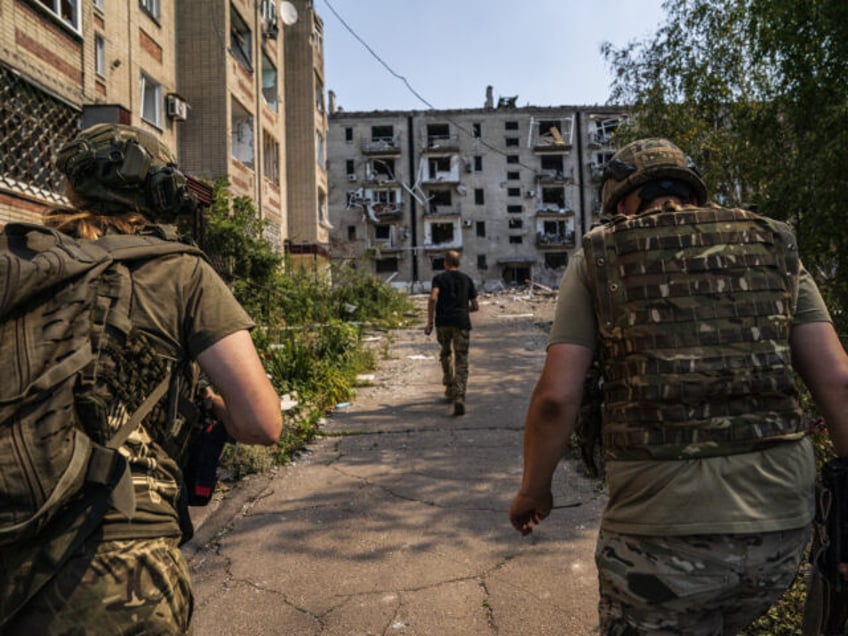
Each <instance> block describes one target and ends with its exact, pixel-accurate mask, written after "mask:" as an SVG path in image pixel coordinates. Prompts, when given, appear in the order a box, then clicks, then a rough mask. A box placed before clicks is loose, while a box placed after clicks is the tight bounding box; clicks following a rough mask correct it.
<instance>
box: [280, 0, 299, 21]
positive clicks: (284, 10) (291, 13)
mask: <svg viewBox="0 0 848 636" xmlns="http://www.w3.org/2000/svg"><path fill="white" fill-rule="evenodd" d="M280 19H281V20H282V21H283V24H285V25H286V26H291V25H293V24H294V23H295V22H297V9H295V7H294V5H293V4H292V3H291V2H286V0H282V2H280Z"/></svg>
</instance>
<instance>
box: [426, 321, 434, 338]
mask: <svg viewBox="0 0 848 636" xmlns="http://www.w3.org/2000/svg"><path fill="white" fill-rule="evenodd" d="M432 332H433V324H432V323H429V322H428V323H427V324H426V325H424V335H425V336H429V335H430V334H431V333H432Z"/></svg>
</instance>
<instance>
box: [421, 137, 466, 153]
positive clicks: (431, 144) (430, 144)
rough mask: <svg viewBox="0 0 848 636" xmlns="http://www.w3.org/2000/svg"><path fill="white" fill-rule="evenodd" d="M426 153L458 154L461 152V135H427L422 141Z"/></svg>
mask: <svg viewBox="0 0 848 636" xmlns="http://www.w3.org/2000/svg"><path fill="white" fill-rule="evenodd" d="M421 146H422V148H423V149H424V152H430V153H440V152H456V151H458V150H459V135H427V136H426V137H425V138H423V139H422V140H421Z"/></svg>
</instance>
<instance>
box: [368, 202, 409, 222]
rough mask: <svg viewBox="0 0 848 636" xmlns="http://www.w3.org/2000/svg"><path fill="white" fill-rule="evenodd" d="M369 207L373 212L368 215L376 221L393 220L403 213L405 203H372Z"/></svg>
mask: <svg viewBox="0 0 848 636" xmlns="http://www.w3.org/2000/svg"><path fill="white" fill-rule="evenodd" d="M368 209H369V211H370V212H372V213H373V214H369V215H368V216H369V218H370V219H371V220H372V221H374V222H375V223H380V222H383V221H391V220H394V219H397V218H400V217H401V216H402V215H403V203H372V204H370V205H369V206H368Z"/></svg>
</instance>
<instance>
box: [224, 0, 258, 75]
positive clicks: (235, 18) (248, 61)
mask: <svg viewBox="0 0 848 636" xmlns="http://www.w3.org/2000/svg"><path fill="white" fill-rule="evenodd" d="M229 50H230V55H232V56H233V57H234V58H236V60H238V63H239V64H241V65H242V66H243V67H244V69H245V70H246V71H247V72H248V73H253V31H251V29H250V26H249V25H248V23H247V21H246V20H245V19H244V18H243V17H242V15H241V14H240V13H239V12H238V9H236V6H235V5H234V4H232V3H231V4H230V49H229Z"/></svg>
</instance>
